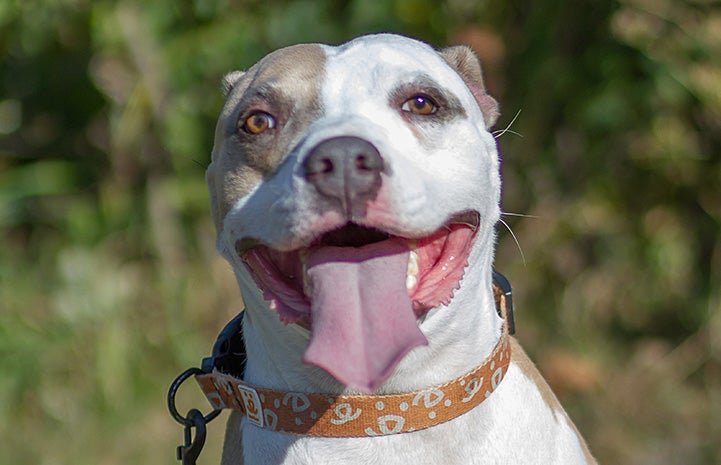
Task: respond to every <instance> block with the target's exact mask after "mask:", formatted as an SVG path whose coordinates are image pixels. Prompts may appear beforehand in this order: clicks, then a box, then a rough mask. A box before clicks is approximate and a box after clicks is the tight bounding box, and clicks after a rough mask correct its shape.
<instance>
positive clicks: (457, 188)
mask: <svg viewBox="0 0 721 465" xmlns="http://www.w3.org/2000/svg"><path fill="white" fill-rule="evenodd" d="M224 91H225V95H226V102H225V106H224V107H223V109H222V112H221V114H220V117H219V120H218V123H217V127H216V130H215V141H214V148H213V153H212V161H211V164H210V165H209V167H208V169H207V176H206V178H207V182H208V186H209V190H210V199H211V209H212V214H213V218H214V221H215V226H216V227H217V232H218V242H217V243H218V249H219V251H220V253H221V254H222V255H223V256H224V257H225V258H226V259H227V260H228V262H229V263H230V264H231V266H232V268H233V270H234V272H235V274H236V277H237V281H238V284H239V286H240V290H241V294H242V297H243V300H244V303H245V310H244V313H245V316H244V322H243V331H244V337H245V344H246V352H247V364H246V367H245V373H244V379H243V383H247V385H246V384H242V385H240V384H239V385H238V386H236V388H239V390H238V389H236V391H237V393H236V394H238V395H237V399H241V400H242V401H237V404H238V405H241V404H242V408H240V409H236V410H241V412H237V411H236V412H233V413H232V414H231V417H230V419H229V421H228V426H227V431H226V438H225V445H224V451H223V463H224V464H248V465H256V464H257V465H271V464H294V465H296V464H297V465H299V464H315V465H322V464H328V465H341V464H365V465H368V464H381V463H382V464H387V465H393V464H407V463H416V464H510V463H513V464H517V465H520V464H581V463H595V460H594V459H593V457H592V456H591V454H590V453H589V449H588V447H587V446H586V443H585V442H584V440H583V439H582V437H581V436H580V435H579V433H578V431H577V430H576V428H575V426H574V425H573V423H572V422H571V420H570V419H569V418H568V416H567V414H566V413H565V411H564V410H563V408H562V407H561V406H560V404H559V402H558V400H557V399H556V397H555V396H554V394H553V393H552V392H551V390H550V388H549V387H548V385H547V384H546V382H545V381H544V380H543V378H542V377H541V375H540V374H539V373H538V371H537V370H536V368H535V367H534V365H533V363H532V362H531V361H529V359H528V357H527V356H526V355H525V354H524V352H523V350H522V349H521V347H520V346H519V345H518V343H517V342H516V341H515V339H513V338H512V337H509V336H508V327H507V324H506V323H505V320H504V314H503V312H500V313H499V311H498V306H497V304H496V301H497V299H496V295H495V292H494V287H493V269H492V265H493V258H494V246H495V241H496V232H495V228H496V225H497V223H498V222H499V219H500V206H499V204H500V192H501V181H500V174H499V163H500V162H499V155H498V152H497V148H496V141H495V139H494V137H493V135H492V134H491V132H490V128H491V127H492V126H493V124H494V123H495V122H496V120H497V118H498V116H499V110H498V104H497V103H496V101H495V100H494V99H493V98H492V97H491V96H490V95H488V93H487V92H486V88H485V86H484V83H483V78H482V73H481V66H480V62H479V60H478V58H477V57H476V56H475V55H474V53H473V52H472V51H471V49H470V48H468V47H465V46H452V47H449V48H445V49H442V50H440V51H439V50H435V49H434V48H432V47H431V46H429V45H427V44H425V43H422V42H420V41H417V40H414V39H410V38H406V37H403V36H397V35H392V34H378V35H367V36H362V37H359V38H357V39H354V40H352V41H350V42H347V43H345V44H342V45H339V46H327V45H321V44H303V45H296V46H291V47H288V48H283V49H280V50H277V51H275V52H273V53H270V54H269V55H267V56H265V57H264V58H263V59H261V60H260V61H259V62H258V63H257V64H255V65H254V66H252V67H251V68H250V69H248V70H247V71H245V72H241V71H236V72H232V73H230V74H228V75H227V76H226V77H225V79H224ZM479 367H480V368H479ZM479 370H480V371H479ZM483 370H486V371H483ZM494 370H495V371H494ZM481 375H483V376H481ZM232 384H233V383H229V384H228V386H231V387H230V388H229V390H233V389H235V388H232ZM236 384H238V383H236ZM452 390H455V391H453V392H455V394H453V393H451V391H452ZM476 394H477V395H476ZM273 396H275V397H273ZM326 399H327V402H328V405H326V406H325V407H323V406H322V405H320V407H318V405H317V404H323V402H325V401H326ZM469 399H471V400H472V401H473V402H471V400H469ZM314 402H316V403H314ZM394 402H395V403H394ZM471 404H472V407H469V406H468V405H471ZM456 408H458V409H461V410H463V409H465V410H463V411H462V412H461V413H458V411H456V410H455V409H456ZM414 409H415V410H414ZM446 411H448V412H450V413H445V412H446ZM361 414H363V415H365V414H369V415H371V416H369V417H368V418H369V419H368V418H366V419H364V418H365V417H364V416H363V415H361ZM282 415H285V417H287V418H286V420H287V422H286V424H285V426H283V428H281V427H280V426H279V425H280V423H279V421H280V420H279V417H280V416H282ZM293 415H298V416H296V417H293ZM302 415H305V416H302ZM323 421H324V422H325V423H323ZM296 427H297V428H301V429H298V430H296V429H293V428H296ZM298 431H303V432H301V433H299V432H298ZM306 431H307V432H308V433H304V432H306ZM314 431H315V432H314Z"/></svg>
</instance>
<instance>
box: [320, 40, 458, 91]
mask: <svg viewBox="0 0 721 465" xmlns="http://www.w3.org/2000/svg"><path fill="white" fill-rule="evenodd" d="M324 51H325V54H326V64H325V76H326V84H327V85H332V84H333V83H337V84H338V85H344V86H346V90H350V91H352V90H353V89H356V88H365V87H372V88H375V89H378V90H380V89H382V88H383V87H392V86H394V85H398V84H399V82H402V81H408V80H412V79H413V78H414V77H415V76H419V75H423V76H430V77H431V78H432V79H434V80H436V81H439V82H444V84H445V83H446V82H447V81H448V80H449V79H450V80H451V81H454V80H455V81H457V82H456V83H458V82H460V80H456V79H455V77H457V75H456V73H455V72H454V71H453V70H452V69H451V68H450V67H449V66H448V65H447V63H446V62H445V61H444V60H443V58H441V56H440V54H439V53H438V52H437V51H436V50H434V49H433V48H432V47H431V46H429V45H427V44H425V43H423V42H419V41H417V40H414V39H409V38H406V37H402V36H396V35H391V34H378V35H371V36H363V37H359V38H357V39H355V40H352V41H350V42H347V43H345V44H342V45H339V46H335V47H324ZM451 84H452V83H451Z"/></svg>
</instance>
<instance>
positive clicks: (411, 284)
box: [406, 275, 418, 291]
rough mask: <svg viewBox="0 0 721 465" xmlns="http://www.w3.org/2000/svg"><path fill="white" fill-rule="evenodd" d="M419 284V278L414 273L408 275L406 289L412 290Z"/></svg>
mask: <svg viewBox="0 0 721 465" xmlns="http://www.w3.org/2000/svg"><path fill="white" fill-rule="evenodd" d="M417 285H418V278H417V277H416V276H413V275H408V276H406V289H408V290H409V291H412V290H413V289H415V288H416V286H417Z"/></svg>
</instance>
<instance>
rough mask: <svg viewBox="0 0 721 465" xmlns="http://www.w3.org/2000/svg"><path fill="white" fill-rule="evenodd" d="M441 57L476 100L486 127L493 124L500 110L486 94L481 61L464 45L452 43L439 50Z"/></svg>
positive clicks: (494, 101) (496, 103)
mask: <svg viewBox="0 0 721 465" xmlns="http://www.w3.org/2000/svg"><path fill="white" fill-rule="evenodd" d="M440 53H441V57H442V58H443V59H444V60H445V61H446V63H448V66H450V67H451V68H453V69H454V70H455V71H456V72H457V73H458V75H459V76H461V78H462V79H463V82H465V83H466V86H468V89H469V90H470V91H471V93H472V94H473V97H474V98H475V99H476V102H478V106H479V107H480V108H481V112H482V113H483V120H484V121H485V123H486V128H490V127H491V126H493V125H494V124H495V123H496V121H497V120H498V117H499V116H500V114H501V112H500V110H499V108H498V102H496V100H495V99H494V98H493V97H491V96H490V95H488V93H487V92H486V87H485V85H484V83H483V72H482V71H481V62H480V60H479V59H478V57H477V56H476V54H475V53H474V52H473V50H472V49H471V48H470V47H468V46H466V45H454V46H451V47H447V48H444V49H443V50H441V52H440Z"/></svg>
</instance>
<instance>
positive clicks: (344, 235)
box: [239, 212, 480, 391]
mask: <svg viewBox="0 0 721 465" xmlns="http://www.w3.org/2000/svg"><path fill="white" fill-rule="evenodd" d="M479 220H480V218H479V215H478V214H477V213H475V212H468V213H463V214H459V215H455V216H453V217H452V218H451V220H450V221H448V222H447V223H446V224H445V225H444V226H443V227H441V228H440V229H438V230H437V231H435V232H434V233H432V234H430V235H428V236H424V237H419V238H403V237H398V236H394V235H391V234H388V233H385V232H383V231H381V230H379V229H374V228H368V227H364V226H359V225H357V224H354V223H348V224H346V225H344V226H343V227H341V228H338V229H336V230H333V231H330V232H328V233H325V234H323V235H322V236H320V237H319V238H318V239H316V240H315V241H314V242H313V243H312V244H310V245H309V246H308V247H304V248H301V249H297V250H293V251H288V252H281V251H277V250H274V249H271V248H270V247H267V246H264V245H259V246H255V247H253V248H251V249H249V250H246V251H241V252H239V254H240V258H241V259H242V260H243V261H244V262H245V263H246V265H247V266H248V268H249V269H250V271H251V274H252V276H253V279H254V280H255V282H256V284H257V285H258V287H259V288H260V289H261V290H262V291H263V295H264V298H265V299H266V300H267V301H268V302H269V303H270V308H271V309H272V310H275V311H277V312H278V315H279V317H280V319H281V321H283V322H284V323H285V324H291V323H297V324H299V325H301V326H303V327H305V328H307V329H310V331H311V341H310V344H309V347H308V349H307V351H306V353H305V355H304V362H306V363H309V364H313V365H317V366H320V367H321V368H323V369H325V370H326V371H328V372H329V373H330V374H331V375H333V376H334V377H335V378H336V379H337V380H338V381H340V382H342V383H344V384H345V385H347V386H350V387H354V388H357V389H360V390H363V391H372V390H374V389H375V388H376V387H377V386H378V385H379V384H380V383H382V382H383V381H384V380H385V379H386V378H387V377H388V376H390V374H391V373H392V371H393V369H394V368H395V366H396V365H397V363H399V361H400V360H401V358H402V357H403V356H404V355H405V354H406V353H407V352H408V351H409V350H410V349H412V348H413V347H416V346H418V345H424V344H427V341H426V340H425V337H424V336H423V335H422V333H421V332H420V330H419V329H418V325H417V319H418V318H420V317H421V316H423V315H424V314H425V313H426V312H428V310H430V309H432V308H435V307H438V306H440V305H447V304H449V303H450V302H451V300H452V298H453V294H454V292H455V291H456V290H457V289H458V288H459V287H460V283H461V280H462V278H463V274H464V271H465V268H466V266H467V264H468V256H469V254H470V251H471V248H472V243H473V238H474V237H475V233H476V230H477V228H478V224H479Z"/></svg>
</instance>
